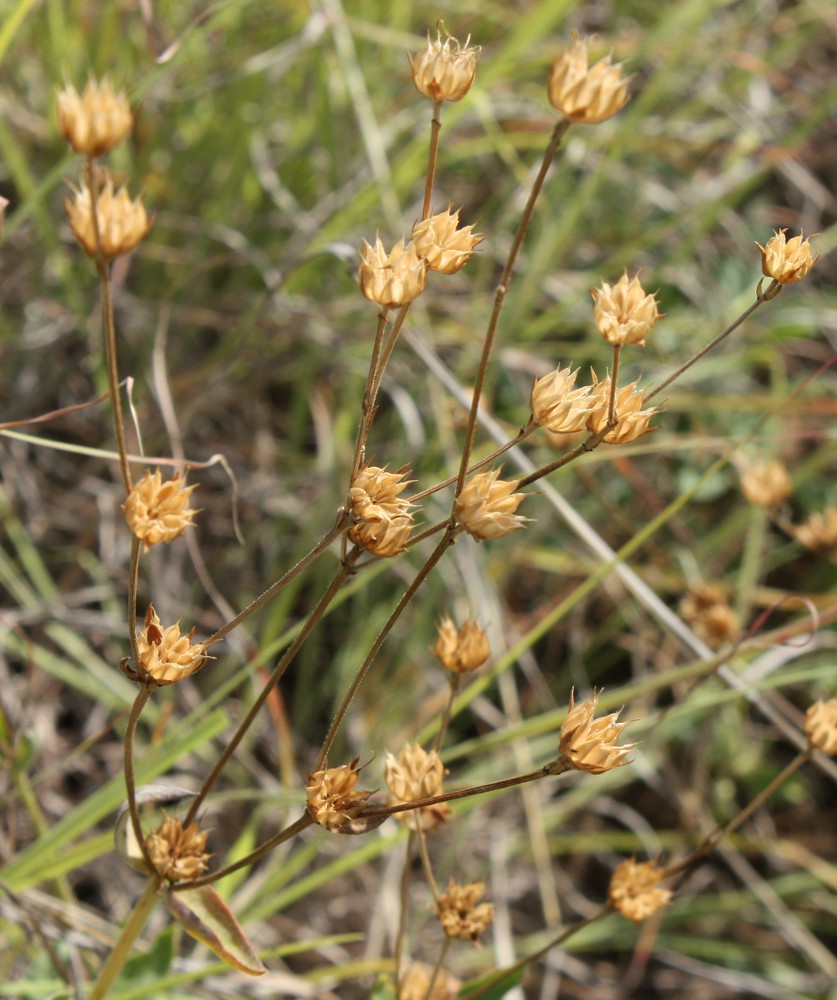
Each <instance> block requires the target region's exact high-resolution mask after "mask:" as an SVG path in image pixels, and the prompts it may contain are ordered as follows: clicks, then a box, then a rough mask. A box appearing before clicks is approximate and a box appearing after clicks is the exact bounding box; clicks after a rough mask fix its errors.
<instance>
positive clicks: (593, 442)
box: [517, 427, 611, 490]
mask: <svg viewBox="0 0 837 1000" xmlns="http://www.w3.org/2000/svg"><path fill="white" fill-rule="evenodd" d="M610 431H611V428H610V427H606V428H605V429H604V430H601V431H597V432H596V433H595V434H591V435H590V436H589V437H588V438H585V440H584V441H582V442H581V444H577V445H576V446H575V448H573V449H572V450H571V451H568V452H567V453H566V454H565V455H562V456H561V457H560V458H556V459H555V461H554V462H550V463H549V464H548V465H542V466H541V467H540V468H539V469H535V471H534V472H530V473H529V475H528V476H524V477H523V478H522V479H519V480H518V483H517V489H518V490H522V489H523V488H524V487H525V486H529V485H530V484H531V483H534V482H537V481H538V480H539V479H543V478H544V476H548V475H550V473H552V472H555V471H556V470H557V469H562V468H563V467H564V466H565V465H569V464H570V462H573V461H575V459H577V458H578V457H579V456H580V455H585V454H587V453H588V452H591V451H593V450H594V449H595V448H598V446H599V445H600V444H601V443H602V441H604V439H605V437H606V436H607V435H608V434H609V433H610Z"/></svg>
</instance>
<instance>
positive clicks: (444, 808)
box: [384, 743, 450, 833]
mask: <svg viewBox="0 0 837 1000" xmlns="http://www.w3.org/2000/svg"><path fill="white" fill-rule="evenodd" d="M446 773H447V772H446V771H445V767H444V765H443V764H442V761H441V759H440V757H439V754H438V753H437V752H436V751H435V750H424V749H423V748H422V747H421V746H419V745H418V743H417V744H416V745H415V746H410V744H409V743H407V744H406V745H405V746H404V748H403V749H402V750H401V753H400V754H399V755H398V756H397V757H394V756H393V755H392V754H391V753H388V754H387V755H386V760H385V762H384V781H385V782H386V785H387V788H388V789H389V792H390V795H389V799H388V804H389V805H391V806H394V805H403V804H405V803H407V802H416V801H418V800H419V799H429V798H433V797H434V796H436V795H441V794H442V792H443V788H442V782H443V779H444V777H445V774H446ZM449 816H450V806H449V805H448V804H447V803H446V802H437V803H435V804H434V805H430V806H421V807H420V808H418V809H413V810H411V811H409V812H408V811H404V812H397V813H393V818H394V819H396V820H398V822H399V823H404V824H405V825H406V826H407V827H409V828H410V829H411V830H422V831H424V832H425V833H429V832H430V831H431V830H435V829H436V827H438V826H441V824H442V823H444V822H445V820H447V818H448V817H449Z"/></svg>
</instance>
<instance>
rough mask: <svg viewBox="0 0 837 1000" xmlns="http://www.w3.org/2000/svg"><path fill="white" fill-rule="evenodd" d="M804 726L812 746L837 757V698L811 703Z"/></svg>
mask: <svg viewBox="0 0 837 1000" xmlns="http://www.w3.org/2000/svg"><path fill="white" fill-rule="evenodd" d="M802 728H803V729H804V730H805V735H806V736H807V737H808V744H809V745H810V746H811V747H813V748H814V749H816V750H822V752H823V753H827V754H828V755H829V757H837V698H829V699H828V701H823V700H822V699H820V700H819V701H817V702H815V703H814V704H813V705H811V707H810V708H809V709H808V711H807V712H806V713H805V722H804V724H803V726H802Z"/></svg>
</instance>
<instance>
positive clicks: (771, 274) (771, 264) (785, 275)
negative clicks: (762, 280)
mask: <svg viewBox="0 0 837 1000" xmlns="http://www.w3.org/2000/svg"><path fill="white" fill-rule="evenodd" d="M786 232H787V229H780V230H778V231H777V232H775V235H774V236H773V237H772V239H769V240H768V241H767V245H766V246H762V245H761V243H756V246H757V247H758V248H759V251H760V252H761V271H762V274H763V275H764V276H765V277H766V278H773V280H774V281H778V282H779V284H780V285H792V284H793V283H794V282H796V281H802V279H803V278H805V277H806V276H807V274H808V272H809V271H810V270H811V268H812V267H813V266H814V264H816V262H817V261H818V260H819V259H820V258H819V254H817V256H816V257H815V256H814V255H813V253H812V252H811V243H810V241H809V240H806V239H805V238H804V237H803V236H802V235H801V234H800V235H799V236H792V237H791V238H790V239H789V240H788V239H785V233H786Z"/></svg>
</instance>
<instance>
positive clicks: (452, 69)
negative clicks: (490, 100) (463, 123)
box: [407, 25, 480, 101]
mask: <svg viewBox="0 0 837 1000" xmlns="http://www.w3.org/2000/svg"><path fill="white" fill-rule="evenodd" d="M443 30H444V25H441V30H437V32H436V41H435V42H434V41H431V39H430V32H429V31H428V33H427V44H426V45H425V46H424V48H423V49H422V50H421V51H420V52H417V53H416V54H415V55H414V56H412V55H408V56H407V58H408V59H409V60H410V71H411V73H412V74H413V83H414V84H415V85H416V90H417V91H418V92H419V93H420V94H422V95H424V97H429V98H430V100H431V101H461V100H462V98H463V97H464V96H465V95H466V94H467V93H468V91H469V90H470V89H471V84H472V83H473V82H474V77H475V76H476V73H477V57H478V56H479V54H480V47H479V45H469V44H468V43H469V42H470V41H471V36H470V35H469V36H468V37H467V38H466V39H465V45H464V46H462V45H460V44H459V42H458V41H457V39H455V38H453V37H452V36H451V35H448V33H447V32H445V35H446V38H445V40H444V42H443V41H442V31H443Z"/></svg>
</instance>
